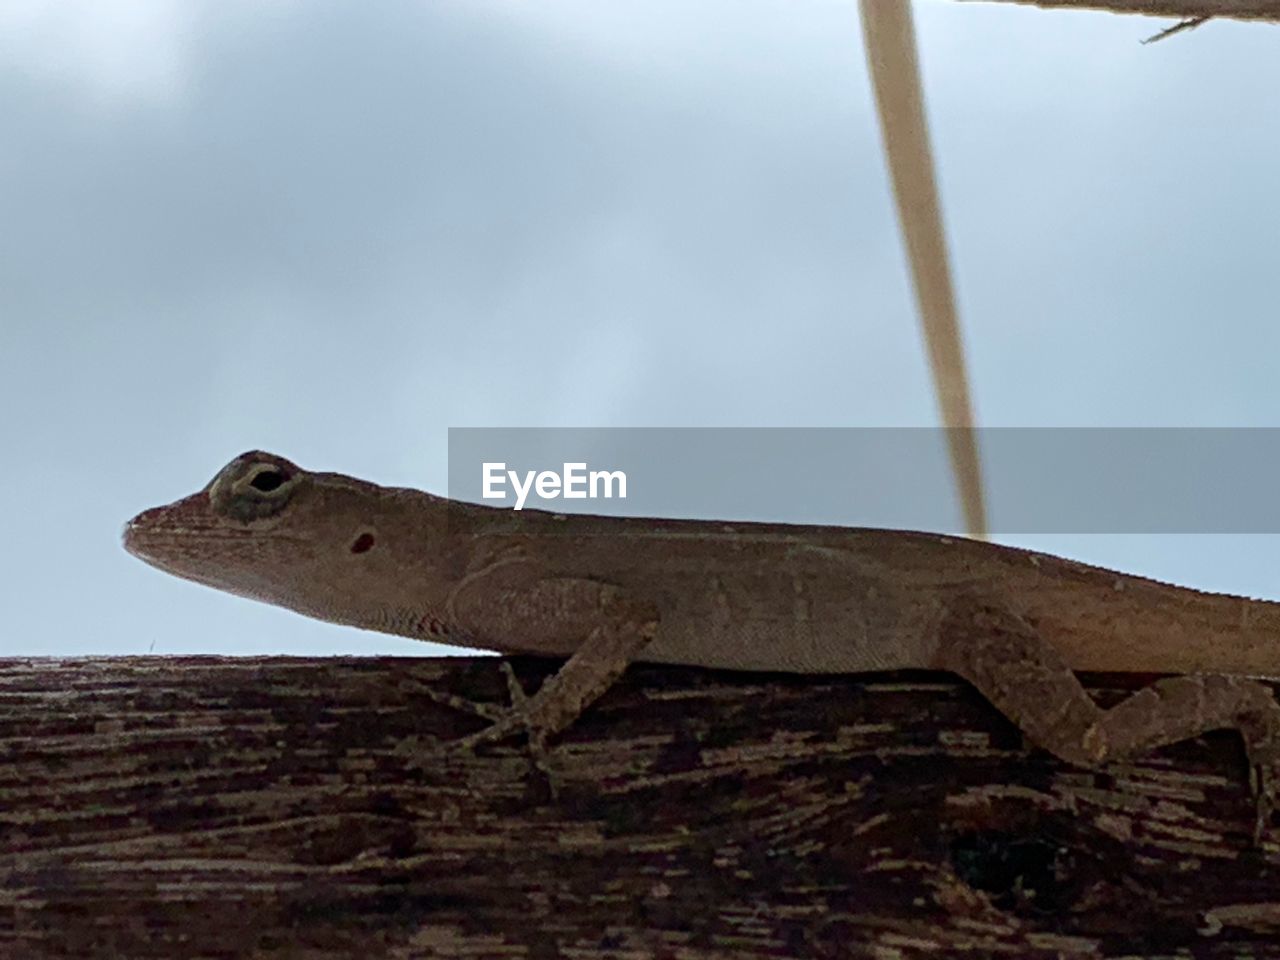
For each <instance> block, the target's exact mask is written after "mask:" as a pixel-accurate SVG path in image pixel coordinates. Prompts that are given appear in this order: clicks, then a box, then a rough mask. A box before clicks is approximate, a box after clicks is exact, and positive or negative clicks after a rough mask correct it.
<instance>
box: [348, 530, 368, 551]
mask: <svg viewBox="0 0 1280 960" xmlns="http://www.w3.org/2000/svg"><path fill="white" fill-rule="evenodd" d="M372 546H373V534H372V533H362V534H360V536H358V537H356V539H355V542H354V543H352V544H351V552H352V553H364V552H365V551H366V550H368V549H369V548H370V547H372Z"/></svg>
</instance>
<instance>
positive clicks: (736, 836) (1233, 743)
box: [0, 657, 1280, 960]
mask: <svg viewBox="0 0 1280 960" xmlns="http://www.w3.org/2000/svg"><path fill="white" fill-rule="evenodd" d="M553 666H554V664H549V663H548V662H546V661H535V660H524V661H519V662H518V663H517V667H518V671H519V673H520V675H521V676H522V678H523V679H524V680H525V683H526V686H527V687H529V688H531V689H532V688H533V687H534V686H535V685H536V683H537V682H538V680H539V678H541V677H542V676H544V675H545V674H546V672H547V670H549V669H550V668H551V667H553ZM1109 679H1111V682H1112V685H1111V686H1109V687H1108V688H1107V689H1104V690H1103V691H1102V692H1101V699H1103V700H1114V699H1115V698H1116V696H1117V689H1116V687H1115V686H1114V683H1115V682H1116V681H1114V679H1113V678H1109ZM428 690H432V691H436V692H437V693H443V694H452V695H455V696H457V697H460V698H465V699H466V700H469V701H484V702H489V703H502V702H505V684H504V681H503V678H502V675H501V672H500V671H499V669H498V661H497V660H496V659H492V658H483V657H481V658H469V659H461V658H456V659H455V658H450V659H437V660H411V659H390V658H368V659H332V660H295V659H266V660H262V659H234V660H228V659H212V658H195V659H190V658H164V659H161V658H141V659H103V660H7V661H0V957H4V958H9V957H14V958H17V957H23V958H43V957H63V956H76V957H113V958H114V957H120V958H151V957H210V958H215V957H216V958H221V957H272V956H279V957H288V958H294V957H352V956H357V957H360V958H365V960H375V958H383V957H396V958H400V957H436V956H439V957H469V958H473V957H532V958H553V957H576V958H602V957H618V958H624V957H625V958H632V957H635V958H639V957H672V958H677V957H679V958H711V957H716V958H749V957H862V956H865V957H916V956H931V957H932V956H937V957H953V956H957V955H961V954H965V955H969V956H976V957H983V956H992V955H1016V956H1022V957H1044V958H1048V957H1054V958H1058V957H1095V956H1116V955H1125V956H1132V955H1148V956H1150V955H1158V956H1172V955H1174V954H1175V953H1177V952H1178V951H1184V952H1185V953H1184V955H1190V953H1192V952H1194V955H1195V956H1197V957H1280V946H1278V945H1277V934H1280V845H1278V844H1277V842H1276V840H1275V839H1274V837H1275V835H1274V834H1273V835H1272V839H1269V840H1268V841H1267V842H1266V845H1265V846H1264V847H1263V848H1262V849H1260V850H1259V849H1251V848H1250V846H1249V833H1250V830H1251V827H1252V810H1251V805H1250V801H1249V797H1248V793H1247V789H1246V785H1245V783H1244V780H1243V777H1244V762H1243V755H1242V750H1241V748H1240V745H1239V743H1238V741H1237V740H1236V739H1235V738H1234V737H1232V736H1230V735H1227V734H1220V735H1219V734H1215V735H1212V736H1209V737H1205V738H1201V739H1200V740H1196V741H1193V742H1190V743H1186V744H1182V745H1179V746H1177V747H1174V748H1170V749H1168V750H1164V751H1160V752H1159V753H1157V754H1155V755H1153V756H1152V757H1151V758H1150V759H1148V760H1146V761H1145V762H1142V763H1137V764H1132V765H1122V766H1116V767H1114V768H1111V769H1109V770H1108V771H1107V772H1105V773H1099V772H1090V771H1086V770H1081V769H1073V768H1069V767H1066V766H1064V765H1063V764H1061V763H1059V762H1057V761H1055V760H1054V759H1053V758H1051V757H1050V756H1048V755H1047V754H1045V753H1044V752H1042V751H1029V750H1027V749H1026V748H1025V747H1024V745H1023V743H1022V740H1021V737H1020V736H1019V734H1018V733H1017V731H1016V730H1014V729H1013V728H1012V727H1011V726H1010V725H1009V724H1007V723H1006V722H1005V721H1004V720H1003V719H1001V717H1000V716H999V715H998V714H996V713H995V711H994V710H992V709H991V708H990V707H989V706H988V705H986V704H985V703H984V702H983V701H982V700H981V699H980V698H979V697H978V696H977V695H976V694H975V693H974V692H973V691H971V690H970V689H969V688H967V687H965V686H964V685H962V684H959V683H956V682H952V681H951V680H949V679H948V678H947V677H945V676H944V675H934V674H914V675H894V676H876V677H841V678H828V679H807V678H800V677H795V678H785V677H762V676H758V675H744V674H729V673H713V672H708V671H698V670H692V669H677V668H653V667H647V668H641V669H633V670H632V671H630V672H629V673H628V675H627V677H626V678H625V679H624V681H623V682H622V683H621V684H620V685H619V686H618V687H617V688H615V689H614V690H613V691H611V692H610V693H609V694H608V695H606V697H605V698H604V700H603V701H602V702H601V703H600V704H599V705H598V706H597V707H595V708H593V709H592V710H591V711H590V712H589V713H588V715H587V716H586V717H585V718H583V720H582V721H581V722H580V723H579V724H578V725H576V726H575V727H574V728H573V729H571V730H570V731H569V732H568V733H567V734H566V735H565V736H564V737H562V738H561V740H560V741H559V746H558V748H557V750H556V751H555V752H554V753H553V754H552V758H551V759H552V763H553V770H552V772H553V774H554V777H555V780H556V786H557V793H556V794H555V795H553V794H552V792H551V790H550V788H549V784H548V781H547V780H546V778H545V776H544V775H543V774H541V773H539V772H538V771H537V770H535V769H534V768H533V767H532V765H531V764H530V763H529V762H528V761H527V759H526V755H525V753H524V751H523V749H522V745H521V744H520V743H519V742H514V741H513V742H512V743H509V744H503V745H500V746H497V747H492V748H487V749H485V750H484V751H483V752H482V754H481V755H480V756H477V757H468V756H443V757H435V758H432V757H430V756H429V755H428V754H427V752H426V750H427V747H428V745H429V744H431V743H433V742H435V741H436V740H437V738H446V739H448V738H454V737H457V736H460V735H462V734H465V733H467V732H470V731H472V730H474V729H477V728H478V727H479V725H480V723H481V721H480V720H478V719H477V718H476V717H474V716H472V715H470V714H469V713H468V712H467V711H466V710H463V709H456V708H452V707H448V706H444V705H442V704H441V703H440V702H438V701H437V700H433V699H431V698H430V697H428V696H427V695H426V693H425V691H428ZM415 737H416V738H421V739H420V741H419V742H418V744H417V746H416V747H412V744H413V743H414V740H413V738H415ZM406 745H410V749H409V750H407V751H406V750H405V747H406ZM415 751H416V754H415ZM412 755H416V756H418V757H419V758H421V759H423V761H424V769H413V767H412V764H411V763H410V759H409V758H410V756H412Z"/></svg>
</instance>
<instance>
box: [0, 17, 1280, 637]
mask: <svg viewBox="0 0 1280 960" xmlns="http://www.w3.org/2000/svg"><path fill="white" fill-rule="evenodd" d="M1166 24H1167V22H1166V21H1157V20H1146V19H1139V18H1128V17H1116V16H1112V15H1109V14H1105V13H1095V12H1076V13H1050V12H1045V11H1041V10H1037V9H1034V8H1015V7H1012V6H1006V5H1003V4H972V3H955V2H942V0H937V2H925V3H921V4H919V5H917V27H918V33H919V41H920V46H921V57H922V61H923V67H924V73H925V85H926V90H927V94H928V107H929V113H930V117H931V121H932V130H933V137H934V146H935V150H936V152H937V156H938V165H939V169H940V175H941V180H942V183H941V187H942V194H943V201H944V210H945V214H946V219H947V226H948V231H949V236H950V241H951V245H952V250H953V255H954V269H955V274H956V282H957V289H958V294H959V302H960V308H961V313H962V321H963V324H964V327H965V334H966V341H967V347H968V351H969V360H970V365H971V370H970V373H971V379H972V384H973V390H974V395H975V400H976V408H977V413H978V418H979V420H980V421H981V422H982V423H984V424H988V425H1017V426H1063V425H1071V426H1103V425H1106V426H1132V425H1162V426H1181V425H1194V426H1217V425H1236V426H1280V387H1278V386H1277V376H1276V373H1277V371H1276V367H1277V357H1280V324H1277V322H1276V320H1277V316H1276V306H1275V305H1276V304H1277V303H1280V264H1278V263H1277V260H1278V259H1280V186H1277V182H1276V178H1275V170H1276V169H1277V166H1278V165H1280V162H1278V161H1280V111H1277V108H1276V105H1275V99H1274V94H1273V92H1274V91H1275V90H1277V89H1280V55H1278V54H1280V30H1276V29H1275V28H1273V27H1269V26H1265V25H1248V24H1234V23H1219V22H1211V23H1209V24H1207V25H1205V26H1204V27H1202V28H1200V29H1198V30H1196V31H1194V32H1191V33H1184V34H1181V35H1179V36H1176V37H1173V38H1171V39H1169V40H1167V41H1164V42H1161V43H1159V44H1154V45H1150V46H1143V45H1141V44H1140V43H1139V40H1141V39H1142V38H1144V37H1146V36H1150V35H1151V34H1152V33H1154V32H1155V31H1157V30H1158V29H1160V28H1161V27H1162V26H1164V25H1166ZM0 125H2V126H3V129H4V131H5V136H4V142H3V145H0V221H2V222H3V224H4V227H3V229H2V230H0V402H2V409H3V414H0V417H2V419H0V431H2V433H0V443H2V448H3V449H4V451H5V456H4V470H3V471H2V472H0V495H2V496H3V502H4V503H5V504H6V505H7V509H6V510H5V515H6V522H5V523H6V529H8V531H9V535H8V537H7V538H6V541H7V543H6V546H7V548H6V549H5V550H4V551H3V553H0V583H3V584H4V588H3V589H4V603H5V607H6V621H7V626H6V629H5V631H4V637H3V639H0V651H2V652H3V653H4V654H6V655H16V654H46V653H47V654H80V653H147V652H154V653H188V652H204V653H228V652H245V653H262V654H266V653H329V652H380V651H385V652H399V653H406V654H421V653H426V652H431V648H429V647H427V646H426V645H423V644H420V643H414V642H412V641H408V640H405V641H400V640H397V639H396V638H391V637H383V636H380V635H374V634H368V633H360V632H358V631H352V630H346V629H342V628H337V627H332V626H328V625H324V624H319V623H315V622H313V621H308V620H305V619H303V618H301V617H298V616H296V615H294V614H290V613H287V612H284V611H280V610H275V609H271V608H267V607H264V606H261V605H257V604H253V603H251V602H249V601H245V600H240V599H237V598H233V597H229V596H226V595H222V594H218V593H216V592H214V591H211V590H207V589H205V588H201V587H197V586H194V585H191V584H187V583H184V582H181V581H178V580H175V579H172V578H169V577H166V576H165V575H163V574H161V573H159V572H157V571H154V570H152V569H150V568H148V567H146V566H144V565H143V564H141V563H139V562H138V561H136V560H134V559H133V558H131V557H129V556H128V555H126V554H125V553H124V552H123V551H122V550H121V549H120V546H119V533H120V527H121V524H122V523H123V522H124V521H125V520H126V519H128V518H129V517H130V516H131V515H133V514H134V513H136V512H137V511H139V510H141V509H142V508H144V507H148V506H152V505H155V504H158V503H162V502H168V501H170V500H173V499H175V498H177V497H179V496H182V495H184V494H187V493H190V492H192V491H194V490H196V489H198V488H199V487H200V486H202V485H203V484H204V483H205V482H206V481H207V480H208V479H209V478H210V477H211V476H212V475H213V474H214V473H215V472H216V471H217V470H218V468H219V467H221V466H222V465H223V464H224V463H225V462H226V461H227V460H229V459H230V458H231V457H232V456H234V455H235V454H237V453H239V452H241V451H242V450H246V449H250V448H254V447H261V448H265V449H269V450H273V451H277V452H279V453H282V454H284V455H286V456H288V457H290V458H291V459H294V460H296V461H298V462H299V463H301V464H302V465H303V466H306V467H311V468H316V469H334V470H342V471H344V472H348V473H354V474H358V475H361V476H364V477H367V478H369V479H373V480H377V481H379V482H383V483H394V484H400V485H410V486H418V487H424V488H427V489H433V490H436V491H439V492H443V490H444V487H445V481H446V461H445V453H446V429H447V428H448V427H450V426H474V425H527V426H539V425H548V426H552V425H555V426H566V425H591V426H625V425H644V426H664V425H679V426H685V425H698V426H708V425H739V426H792V425H819V426H821V425H857V426H874V425H929V424H932V423H934V422H935V416H936V415H935V407H934V401H933V396H932V393H931V387H930V384H929V379H928V373H927V370H926V366H925V361H924V357H923V352H922V349H921V343H920V339H919V335H918V332H917V327H916V322H915V318H914V315H913V305H912V301H911V297H910V289H909V285H908V280H907V274H906V267H905V263H904V260H903V257H902V254H901V248H900V244H899V240H898V236H897V233H896V224H895V222H894V218H893V210H892V207H891V201H890V195H889V192H888V189H887V183H886V177H885V171H884V168H883V161H882V156H881V151H880V144H879V139H878V130H877V126H876V121H875V115H874V112H873V108H872V104H871V99H870V93H869V89H868V83H867V77H866V70H865V67H864V61H863V53H862V49H861V40H860V37H859V26H858V17H857V11H856V8H855V5H854V4H853V2H852V0H842V2H834V0H768V2H766V0H714V2H712V0H707V2H689V0H671V2H668V0H637V2H630V0H609V2H608V3H601V2H598V0H590V2H588V0H578V2H568V0H505V2H491V0H465V2H422V3H383V4H345V5H340V4H318V3H289V2H276V3H260V2H256V0H255V2H249V0H238V2H231V0H217V2H195V0H164V2H161V0H151V2H142V0H138V2H132V3H128V4H124V3H120V4H113V3H102V2H100V0H82V2H76V3H72V2H63V3H59V4H46V3H41V2H32V3H25V2H17V0H9V2H6V3H4V4H3V5H0ZM784 512H785V511H784V509H783V508H782V506H781V505H780V508H779V515H782V514H783V513H784ZM853 516H854V513H853V512H852V511H851V513H850V515H849V516H833V517H830V518H829V520H830V521H831V522H849V521H850V520H851V518H852V517H853ZM1017 542H1019V543H1023V544H1026V545H1033V546H1036V547H1039V548H1042V549H1049V550H1053V551H1056V552H1062V553H1066V554H1068V555H1071V556H1075V557H1078V558H1080V559H1084V560H1089V561H1091V562H1096V563H1102V564H1106V565H1110V566H1117V567H1120V568H1123V569H1126V570H1129V571H1131V572H1135V573H1142V574H1147V575H1151V576H1158V577H1161V578H1163V579H1172V580H1176V581H1179V582H1183V583H1188V584H1191V585H1196V586H1202V587H1205V588H1212V589H1219V590H1229V591H1231V592H1237V593H1244V594H1248V595H1254V596H1267V597H1280V577H1278V576H1277V574H1278V573H1280V563H1277V558H1278V557H1280V538H1277V537H1264V536H1253V537H1250V536H1240V537H1191V536H1182V537H1154V536H1153V537H1083V536H1081V537H1074V538H1069V537H1063V536H1057V537H1048V536H1044V537H1038V538H1032V537H1020V538H1018V540H1017Z"/></svg>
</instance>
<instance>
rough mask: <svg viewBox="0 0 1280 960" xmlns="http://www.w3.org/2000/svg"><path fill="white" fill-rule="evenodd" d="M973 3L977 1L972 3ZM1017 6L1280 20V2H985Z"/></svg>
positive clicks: (1157, 0)
mask: <svg viewBox="0 0 1280 960" xmlns="http://www.w3.org/2000/svg"><path fill="white" fill-rule="evenodd" d="M968 2H973V0H968ZM981 2H983V3H991V2H995V3H1017V4H1020V5H1024V6H1033V7H1043V8H1044V9H1046V10H1059V9H1067V10H1109V11H1111V12H1112V13H1141V14H1145V15H1147V16H1152V17H1180V18H1184V19H1192V18H1195V17H1221V18H1223V19H1231V20H1280V0H981Z"/></svg>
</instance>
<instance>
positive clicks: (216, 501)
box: [209, 455, 301, 523]
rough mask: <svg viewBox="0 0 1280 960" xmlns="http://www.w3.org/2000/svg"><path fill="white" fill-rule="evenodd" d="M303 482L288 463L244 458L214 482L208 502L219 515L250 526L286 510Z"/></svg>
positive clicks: (230, 465) (237, 460)
mask: <svg viewBox="0 0 1280 960" xmlns="http://www.w3.org/2000/svg"><path fill="white" fill-rule="evenodd" d="M300 479H301V477H300V471H298V470H297V468H296V467H294V466H293V464H291V463H289V462H288V461H287V460H280V459H279V458H274V457H273V458H270V459H267V458H266V456H265V455H257V456H251V455H245V456H243V457H238V458H236V459H235V460H233V461H232V462H231V463H230V464H228V465H227V467H226V468H225V469H224V470H223V471H222V473H220V474H219V475H218V476H217V477H215V478H214V481H213V483H212V485H211V487H210V490H209V498H210V501H211V503H212V505H213V507H214V508H215V509H216V510H217V511H218V512H219V513H222V514H224V515H225V516H228V517H230V518H231V519H233V520H239V521H242V522H246V523H247V522H248V521H250V520H261V519H264V518H266V517H271V516H274V515H275V514H277V513H279V512H280V511H281V510H283V509H284V507H285V505H286V504H287V503H288V502H289V498H290V496H292V494H293V490H294V488H295V487H296V486H297V484H298V481H299V480H300Z"/></svg>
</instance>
